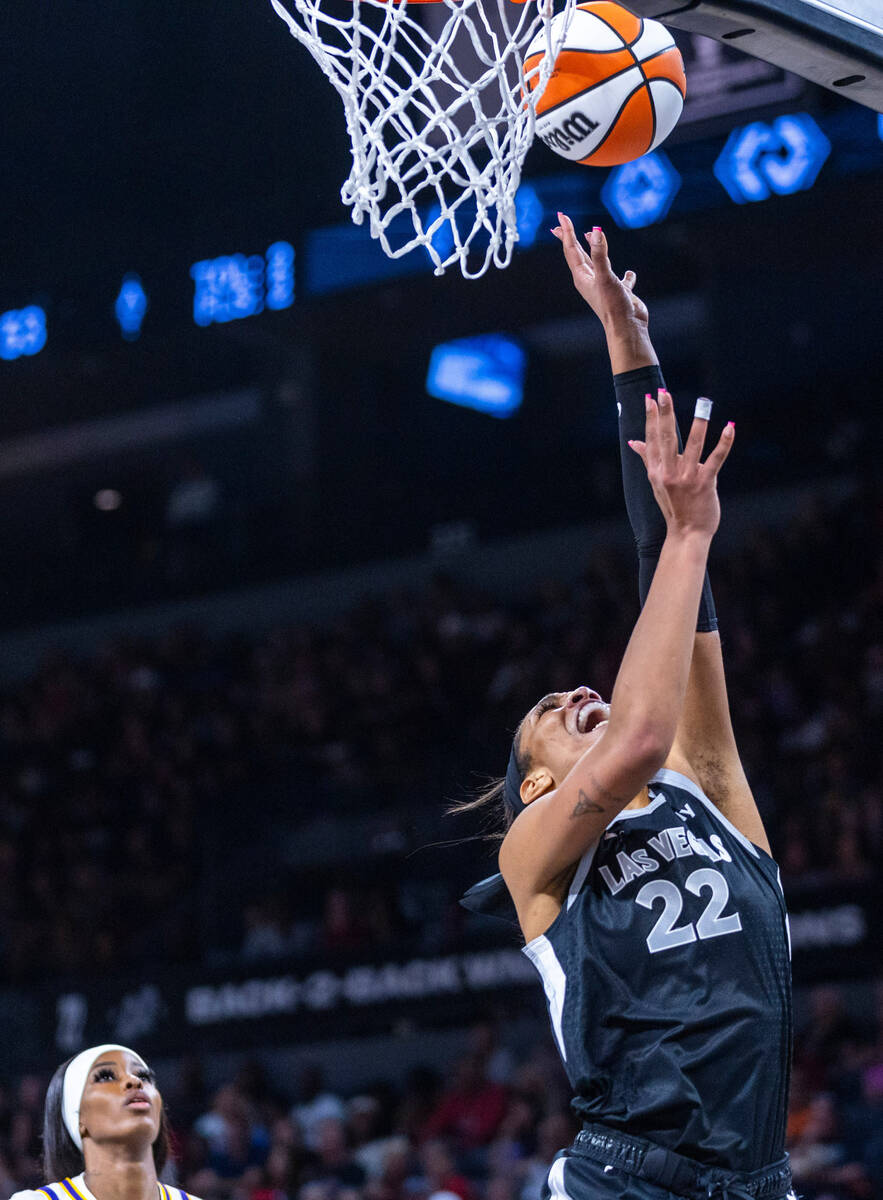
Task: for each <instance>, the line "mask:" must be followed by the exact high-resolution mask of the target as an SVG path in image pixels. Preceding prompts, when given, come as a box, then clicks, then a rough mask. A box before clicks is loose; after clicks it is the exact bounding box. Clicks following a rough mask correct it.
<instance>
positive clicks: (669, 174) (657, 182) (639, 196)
mask: <svg viewBox="0 0 883 1200" xmlns="http://www.w3.org/2000/svg"><path fill="white" fill-rule="evenodd" d="M680 186H681V177H680V175H679V174H678V173H677V171H676V170H675V169H674V167H673V166H672V165H671V163H670V162H669V161H668V159H667V158H666V156H665V155H664V154H663V153H662V151H661V150H654V151H652V152H651V153H650V154H645V155H644V156H643V158H638V159H635V161H634V162H630V163H625V165H624V166H621V167H616V168H615V170H613V171H611V172H610V174H609V175H608V176H607V179H606V181H605V183H604V187H603V188H602V189H601V199H602V200H603V201H604V204H605V205H606V207H607V209H608V211H609V212H610V214H611V216H612V217H613V219H614V221H616V223H617V225H620V226H621V227H622V228H624V229H641V228H643V226H645V225H653V224H655V222H656V221H661V220H662V218H663V217H664V216H665V215H666V213H667V212H668V210H669V209H670V208H671V203H672V201H673V200H674V198H675V196H676V195H677V194H678V189H679V188H680Z"/></svg>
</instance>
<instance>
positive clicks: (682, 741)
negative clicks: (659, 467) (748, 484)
mask: <svg viewBox="0 0 883 1200" xmlns="http://www.w3.org/2000/svg"><path fill="white" fill-rule="evenodd" d="M559 216H560V221H561V223H560V225H559V227H558V229H557V231H556V236H558V238H559V240H560V241H561V243H562V246H563V248H564V255H565V259H566V261H567V265H568V266H569V268H570V271H571V275H572V276H573V282H574V285H575V287H576V289H577V291H578V292H579V293H580V295H581V296H582V297H583V298H584V299H585V300H586V302H587V303H588V304H589V306H590V307H591V308H592V310H593V311H594V312H595V313H596V315H597V316H598V318H599V320H600V321H601V323H602V325H603V327H604V332H605V335H606V337H607V347H608V351H609V354H610V363H611V367H612V369H613V377H614V385H615V388H616V399H617V405H618V408H619V434H620V452H621V460H622V473H623V488H624V491H625V497H626V507H627V510H628V514H629V520H630V522H631V525H632V530H633V532H634V535H635V542H636V545H637V550H638V572H639V590H640V595H641V602H642V603H643V602H644V600H645V597H646V596H647V594H648V590H649V587H650V581H651V580H652V578H653V573H654V571H655V570H656V564H657V561H658V558H659V551H660V547H661V546H662V541H663V538H664V535H665V523H664V520H663V518H662V513H661V512H660V511H659V508H658V506H657V504H656V502H655V500H654V497H653V494H652V491H651V488H650V486H649V484H648V481H647V476H646V473H645V472H643V471H641V470H636V469H635V468H636V463H635V461H634V456H633V455H631V453H630V452H629V450H628V441H629V439H630V438H634V437H636V436H639V435H638V433H637V432H636V431H637V430H638V429H639V428H640V424H641V422H642V421H643V414H644V395H645V393H647V392H651V393H652V394H654V395H655V394H656V389H658V388H660V387H664V386H665V385H664V381H663V378H662V373H661V371H660V369H659V365H658V359H657V357H656V352H655V350H654V348H653V344H652V342H651V340H650V333H649V316H648V312H647V308H646V305H645V304H644V303H643V302H642V301H641V300H640V299H638V297H637V296H636V295H635V294H634V285H635V274H634V272H633V271H626V273H625V275H624V276H623V277H622V278H621V279H619V278H618V277H617V276H616V275H615V273H614V272H613V270H612V268H611V266H610V261H609V259H608V255H607V243H606V239H605V237H604V235H603V233H602V231H601V230H600V229H595V230H593V231H592V233H591V234H590V235H589V237H588V242H589V251H588V252H586V250H584V249H583V247H582V246H581V245H580V244H579V242H578V240H577V238H576V234H575V232H574V229H573V225H572V223H571V222H570V220H569V219H568V218H567V217H566V216H564V214H559ZM696 630H697V632H696V638H695V642H694V647H693V658H692V664H691V671H690V677H689V681H688V684H687V692H686V696H685V700H684V707H683V712H682V714H681V720H680V722H679V725H678V729H677V733H676V736H675V742H674V746H673V748H672V754H671V757H670V760H669V765H670V766H673V767H674V768H675V769H676V770H679V771H681V772H682V773H683V774H685V775H688V776H689V777H690V778H692V779H694V780H695V781H696V782H697V783H698V784H699V785H700V786H701V787H702V789H703V791H705V792H706V794H707V795H708V796H709V797H710V798H711V799H712V800H713V801H714V802H715V804H717V806H718V807H719V808H720V809H721V811H722V812H723V813H724V814H725V815H726V816H727V818H728V819H729V820H730V821H732V823H733V824H734V825H735V826H736V828H737V829H739V830H740V831H741V832H742V833H744V834H745V836H746V837H748V838H750V839H751V841H753V842H755V843H756V844H757V845H759V846H761V847H762V848H763V849H765V850H769V843H768V841H767V838H766V834H765V832H764V828H763V823H762V821H761V819H760V814H759V813H758V811H757V806H756V804H755V802H754V797H753V796H752V794H751V789H750V786H749V784H748V781H747V779H746V777H745V772H744V770H743V768H742V763H741V760H740V758H739V753H738V750H737V747H736V741H735V737H734V735H733V726H732V721H731V718H730V708H729V701H728V698H727V688H726V679H725V676H724V665H723V656H722V653H721V643H720V637H719V634H718V632H717V616H716V613H715V609H714V600H713V598H712V593H711V586H710V583H709V581H708V577H707V575H706V578H705V581H704V584H703V589H702V598H701V601H700V605H699V615H698V620H697V625H696Z"/></svg>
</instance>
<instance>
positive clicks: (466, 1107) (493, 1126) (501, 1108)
mask: <svg viewBox="0 0 883 1200" xmlns="http://www.w3.org/2000/svg"><path fill="white" fill-rule="evenodd" d="M505 1112H506V1089H505V1088H504V1087H503V1086H502V1085H501V1084H499V1083H492V1082H491V1081H490V1080H489V1079H488V1077H487V1072H486V1066H485V1058H484V1055H483V1054H475V1053H471V1054H465V1055H464V1056H463V1057H462V1058H461V1059H460V1060H459V1061H458V1063H457V1065H456V1068H455V1073H454V1079H453V1082H452V1084H451V1086H450V1088H449V1089H448V1090H447V1091H446V1092H445V1093H444V1095H443V1096H442V1098H441V1100H440V1101H439V1104H438V1106H437V1107H436V1108H435V1110H434V1111H433V1112H432V1113H431V1114H430V1117H429V1120H428V1121H427V1122H426V1125H425V1127H424V1130H423V1136H424V1137H425V1138H438V1137H449V1138H450V1139H451V1140H452V1142H453V1144H454V1145H455V1146H456V1147H457V1149H458V1150H475V1149H477V1148H479V1147H483V1146H487V1145H488V1144H489V1143H490V1142H491V1141H492V1140H493V1137H494V1135H495V1134H496V1132H497V1129H498V1128H499V1126H500V1122H501V1121H502V1120H503V1116H504V1114H505Z"/></svg>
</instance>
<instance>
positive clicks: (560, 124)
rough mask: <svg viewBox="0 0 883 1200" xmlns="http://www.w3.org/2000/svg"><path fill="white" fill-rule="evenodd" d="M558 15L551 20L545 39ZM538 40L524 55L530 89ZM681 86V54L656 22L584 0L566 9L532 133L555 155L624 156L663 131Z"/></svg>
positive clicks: (590, 160) (605, 161)
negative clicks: (565, 26) (561, 39)
mask: <svg viewBox="0 0 883 1200" xmlns="http://www.w3.org/2000/svg"><path fill="white" fill-rule="evenodd" d="M564 15H565V14H563V13H562V14H560V15H559V16H557V17H555V18H554V19H553V21H552V40H553V41H555V26H556V22H560V21H562V20H563V19H564ZM559 36H560V26H559ZM545 44H546V37H545V34H544V33H543V32H542V31H540V33H538V34H537V35H536V37H535V38H534V39H533V40H532V41H531V43H530V45H529V46H528V48H527V52H526V54H525V60H524V73H525V76H527V86H528V88H529V89H530V90H533V88H534V87H535V86H536V84H537V80H538V78H539V72H538V70H537V68H538V67H539V65H540V63H541V62H542V59H543V54H544V51H545ZM531 72H534V74H533V77H532V78H531V76H530V73H531ZM686 89H687V80H686V78H685V76H684V63H683V60H682V58H681V53H680V51H679V50H678V48H677V46H676V45H675V42H674V38H673V37H672V36H671V34H670V33H669V31H668V30H667V29H666V28H665V26H664V25H660V24H659V22H658V21H651V20H649V19H644V18H641V17H636V16H635V15H634V13H631V12H629V10H628V9H627V8H623V7H622V5H621V4H614V3H612V0H591V3H588V4H579V5H577V7H576V8H575V9H574V10H573V12H572V14H571V20H570V26H569V28H568V30H567V33H566V34H565V38H564V44H563V46H562V47H561V50H560V51H559V53H558V57H557V58H556V60H555V67H554V70H553V71H552V74H551V76H550V77H549V82H548V83H547V84H546V89H545V91H544V92H543V94H542V95H541V96H540V99H539V102H538V104H537V125H536V131H537V137H539V138H541V139H542V140H543V141H544V142H545V143H546V145H547V146H548V147H549V148H550V149H551V150H554V151H555V153H556V154H560V155H562V157H564V158H569V159H571V161H573V162H578V163H584V164H586V165H588V166H593V167H612V166H616V165H617V164H619V163H625V162H631V161H632V160H633V159H635V158H640V157H641V155H642V154H646V153H647V152H648V150H653V149H655V148H656V147H657V146H658V145H660V143H661V142H663V141H664V140H665V139H666V138H667V137H668V135H669V134H670V133H671V131H672V130H673V129H674V127H675V125H676V124H677V122H678V118H679V117H680V115H681V110H682V108H683V106H684V96H685V94H686Z"/></svg>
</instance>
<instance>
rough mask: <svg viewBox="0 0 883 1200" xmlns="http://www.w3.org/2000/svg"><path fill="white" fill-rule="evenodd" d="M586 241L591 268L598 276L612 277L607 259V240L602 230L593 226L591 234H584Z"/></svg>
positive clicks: (598, 226) (597, 226)
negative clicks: (590, 257)
mask: <svg viewBox="0 0 883 1200" xmlns="http://www.w3.org/2000/svg"><path fill="white" fill-rule="evenodd" d="M586 240H587V242H588V243H589V252H590V254H591V256H592V266H593V267H594V268H595V270H596V271H597V272H599V273H600V274H605V275H608V274H610V275H612V274H613V272H612V271H611V269H610V259H609V258H608V257H607V238H606V237H605V236H604V230H603V229H602V228H601V226H600V225H595V226H594V227H593V229H592V232H591V233H587V234H586Z"/></svg>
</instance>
